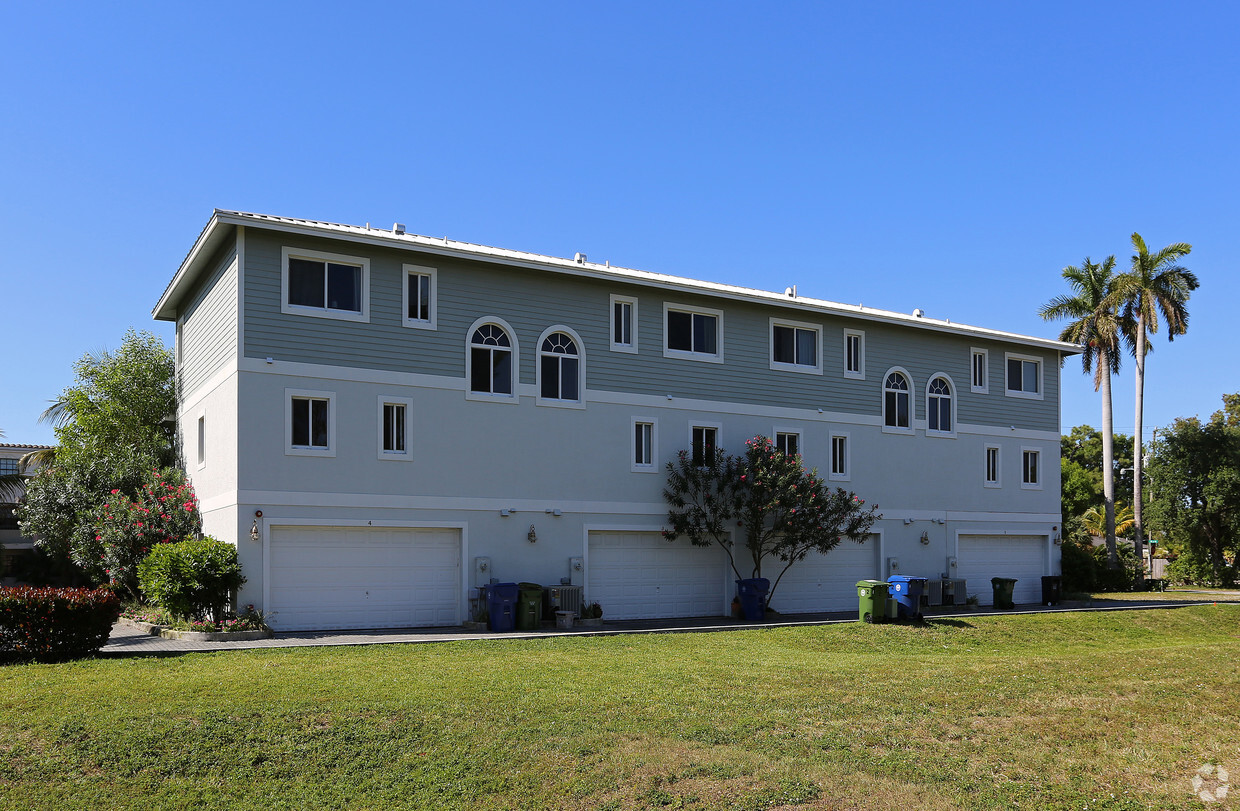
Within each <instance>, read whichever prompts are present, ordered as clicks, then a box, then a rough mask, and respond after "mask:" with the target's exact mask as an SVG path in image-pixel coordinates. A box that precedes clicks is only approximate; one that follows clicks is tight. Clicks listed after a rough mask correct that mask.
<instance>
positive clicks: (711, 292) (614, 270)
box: [152, 208, 1081, 354]
mask: <svg viewBox="0 0 1240 811" xmlns="http://www.w3.org/2000/svg"><path fill="white" fill-rule="evenodd" d="M247 225H248V226H255V227H259V228H266V229H271V230H277V231H285V232H288V233H294V234H301V235H305V236H319V237H328V238H335V239H345V240H349V241H352V242H360V243H368V244H372V245H381V246H384V247H389V248H391V247H396V248H407V249H412V250H417V251H421V252H426V253H432V254H439V255H442V256H451V257H456V258H469V259H480V260H485V261H489V262H498V263H500V264H504V265H510V266H513V267H522V268H527V269H532V270H543V271H550V272H555V273H562V274H566V275H571V276H585V277H592V278H598V279H608V280H612V281H622V282H626V283H630V284H642V285H647V286H651V287H662V288H667V289H673V290H677V291H680V292H686V293H697V294H699V295H707V296H721V297H726V298H729V299H734V300H741V301H751V302H755V303H762V304H776V305H779V306H781V307H789V308H793V309H799V310H804V311H807V312H819V313H826V314H829V315H836V316H846V317H849V318H856V319H859V320H862V321H875V322H881V323H889V324H899V325H902V326H907V327H912V328H916V329H925V330H930V331H934V332H947V333H953V334H957V335H969V336H974V337H978V338H989V339H992V340H1000V341H1010V342H1015V343H1020V344H1025V345H1028V346H1036V347H1039V348H1042V349H1050V350H1054V351H1057V352H1063V353H1065V354H1076V353H1079V352H1080V351H1081V347H1080V346H1079V345H1077V344H1072V343H1065V342H1063V341H1055V340H1051V339H1047V338H1038V337H1034V336H1029V335H1019V334H1016V333H1011V332H1002V331H1000V330H993V329H986V328H984V327H974V326H969V325H967V324H954V323H952V322H951V321H948V320H945V319H944V320H937V319H932V318H924V317H922V316H919V315H910V314H907V313H897V312H891V311H889V310H879V309H874V308H872V307H863V306H860V305H851V304H840V303H838V302H834V301H826V300H823V299H812V298H804V297H799V296H790V295H787V294H784V293H772V292H768V291H765V290H755V289H752V288H748V287H739V286H735V285H727V284H717V283H714V282H703V281H698V280H696V279H688V278H684V277H681V276H671V275H668V274H664V273H653V272H651V271H646V270H634V269H631V268H621V267H613V266H612V265H611V264H610V263H604V264H599V263H597V262H588V261H585V259H584V257H583V258H582V259H581V260H580V261H579V260H577V259H575V258H574V259H565V258H561V257H555V256H544V255H541V254H535V253H525V252H523V251H512V250H507V249H504V248H492V247H489V246H486V245H475V244H473V243H470V242H458V241H456V240H450V239H448V238H447V237H442V238H439V237H427V236H419V235H417V234H409V233H403V232H397V231H395V230H392V231H388V230H384V229H381V228H371V227H370V226H369V225H366V226H361V225H341V224H339V223H331V222H319V221H317V220H302V219H295V218H292V217H275V216H271V215H268V214H252V213H247V212H244V211H226V210H223V209H218V208H217V209H215V211H214V213H213V214H212V215H211V219H210V220H209V221H208V222H207V225H206V227H205V228H203V230H202V233H201V234H199V236H198V239H197V241H195V242H194V246H193V248H191V249H190V252H189V254H188V255H187V256H186V257H185V260H184V261H183V262H182V263H181V266H180V267H179V268H178V269H177V272H176V275H174V276H173V277H172V281H170V282H169V283H168V287H167V288H166V289H165V290H164V293H163V295H162V296H160V299H159V302H158V303H157V304H156V305H155V308H154V310H152V315H153V316H154V317H155V318H156V319H158V320H165V321H172V320H175V319H176V313H177V304H178V302H179V301H180V299H181V297H182V296H183V295H184V294H185V293H186V291H188V290H189V289H190V287H191V286H192V285H193V283H194V281H195V280H196V279H197V278H198V275H199V274H200V273H201V272H202V271H203V268H204V266H205V264H206V262H207V260H208V258H209V257H210V256H211V254H212V253H213V252H214V251H215V250H216V249H217V248H218V247H219V246H220V245H221V244H222V243H223V241H224V240H225V239H227V238H228V236H229V235H230V234H231V233H232V230H231V229H232V227H233V226H247Z"/></svg>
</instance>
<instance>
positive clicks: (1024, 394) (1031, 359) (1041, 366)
mask: <svg viewBox="0 0 1240 811" xmlns="http://www.w3.org/2000/svg"><path fill="white" fill-rule="evenodd" d="M1014 360H1019V361H1022V363H1024V362H1028V363H1036V364H1037V365H1038V390H1037V392H1036V393H1035V392H1028V391H1024V390H1023V389H1021V390H1013V389H1010V388H1008V383H1009V380H1008V366H1009V364H1010V362H1011V361H1014ZM1045 367H1046V364H1045V363H1044V362H1043V360H1042V358H1040V357H1038V356H1037V355H1021V354H1019V353H1016V352H1005V353H1003V393H1004V394H1005V395H1007V396H1008V397H1021V398H1023V399H1026V400H1041V399H1043V393H1044V392H1045V391H1046V376H1045V374H1044V370H1045ZM1021 384H1022V385H1024V366H1023V365H1022V366H1021Z"/></svg>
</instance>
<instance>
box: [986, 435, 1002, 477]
mask: <svg viewBox="0 0 1240 811" xmlns="http://www.w3.org/2000/svg"><path fill="white" fill-rule="evenodd" d="M984 483H985V485H986V486H987V487H999V486H1000V484H1001V483H1000V481H999V446H998V445H987V446H986V479H985V482H984Z"/></svg>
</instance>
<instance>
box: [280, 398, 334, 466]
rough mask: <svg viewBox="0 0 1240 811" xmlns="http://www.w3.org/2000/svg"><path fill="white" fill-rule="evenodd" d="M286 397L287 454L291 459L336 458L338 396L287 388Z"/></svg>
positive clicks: (285, 449) (285, 450)
mask: <svg viewBox="0 0 1240 811" xmlns="http://www.w3.org/2000/svg"><path fill="white" fill-rule="evenodd" d="M284 394H285V398H286V403H287V405H286V407H285V425H286V427H285V432H286V433H285V437H286V440H287V444H286V445H285V448H284V452H285V453H286V454H288V455H290V456H335V455H336V414H335V403H334V401H335V398H336V395H335V393H333V392H324V391H303V390H300V389H285V390H284Z"/></svg>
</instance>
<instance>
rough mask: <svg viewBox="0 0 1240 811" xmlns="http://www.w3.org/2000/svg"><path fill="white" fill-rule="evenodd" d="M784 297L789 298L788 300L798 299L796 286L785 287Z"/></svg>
mask: <svg viewBox="0 0 1240 811" xmlns="http://www.w3.org/2000/svg"><path fill="white" fill-rule="evenodd" d="M784 295H785V296H787V297H788V298H796V297H797V286H796V285H795V284H794V285H792V287H785V288H784Z"/></svg>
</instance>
